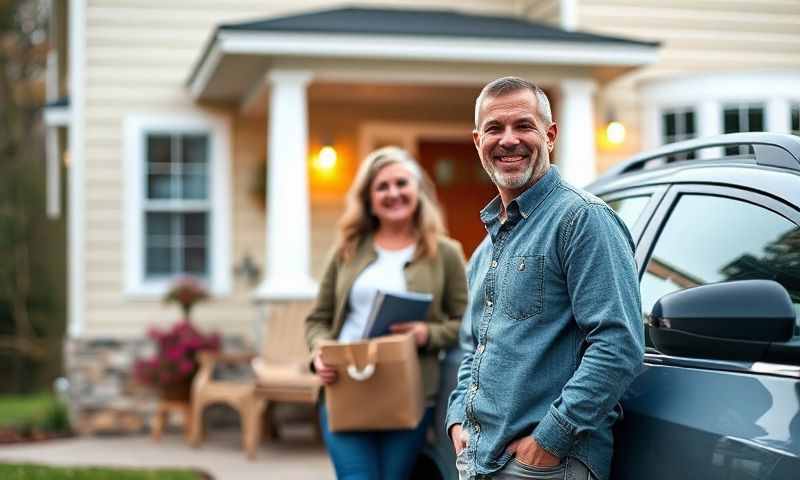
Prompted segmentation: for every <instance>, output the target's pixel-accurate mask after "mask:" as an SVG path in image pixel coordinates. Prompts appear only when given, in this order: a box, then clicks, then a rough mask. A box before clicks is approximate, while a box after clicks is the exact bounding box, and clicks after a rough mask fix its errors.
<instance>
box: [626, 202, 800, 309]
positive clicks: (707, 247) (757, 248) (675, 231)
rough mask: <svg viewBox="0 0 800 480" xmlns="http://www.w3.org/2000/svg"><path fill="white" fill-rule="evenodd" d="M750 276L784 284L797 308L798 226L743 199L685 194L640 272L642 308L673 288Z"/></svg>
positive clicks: (799, 291)
mask: <svg viewBox="0 0 800 480" xmlns="http://www.w3.org/2000/svg"><path fill="white" fill-rule="evenodd" d="M750 279H769V280H775V281H777V282H778V283H780V284H781V285H783V286H784V288H786V290H787V291H788V292H789V295H790V296H791V298H792V302H793V303H794V305H795V309H796V310H797V311H798V313H800V228H799V227H798V226H797V225H795V224H794V223H792V222H790V221H789V220H786V219H785V218H784V217H782V216H780V215H778V214H776V213H773V212H772V211H770V210H767V209H765V208H762V207H760V206H757V205H754V204H751V203H747V202H744V201H741V200H734V199H731V198H726V197H717V196H710V195H697V194H692V195H688V194H687V195H683V196H681V197H680V198H679V200H678V204H677V205H676V206H675V208H674V209H673V211H672V213H671V214H670V216H669V219H668V220H667V223H666V225H665V226H664V228H663V230H662V232H661V235H660V236H659V238H658V240H657V243H656V245H655V248H654V249H653V254H652V257H651V258H650V261H649V262H648V264H647V269H646V271H645V273H644V276H643V277H642V284H641V291H642V308H643V309H644V311H645V313H649V312H650V311H651V310H652V308H653V305H654V304H655V302H656V301H657V300H658V299H659V298H661V297H662V296H664V295H666V294H668V293H671V292H674V291H677V290H683V289H686V288H691V287H695V286H698V285H704V284H707V283H713V282H723V281H732V280H750Z"/></svg>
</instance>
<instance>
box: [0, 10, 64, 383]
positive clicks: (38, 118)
mask: <svg viewBox="0 0 800 480" xmlns="http://www.w3.org/2000/svg"><path fill="white" fill-rule="evenodd" d="M45 7H46V6H45V4H44V3H43V2H42V1H40V0H0V353H3V354H5V355H6V356H8V355H9V354H10V356H11V358H12V359H14V361H13V363H14V364H15V365H16V368H15V370H16V373H17V375H16V376H17V382H15V383H17V388H16V389H17V390H19V389H25V387H26V385H25V383H26V382H28V383H30V379H29V378H27V375H26V372H24V371H23V370H25V368H24V365H26V364H28V363H30V362H36V361H41V360H42V359H44V358H45V356H46V355H47V352H48V348H47V345H48V342H47V341H46V339H47V338H48V337H50V336H52V335H53V334H55V335H61V333H62V332H63V318H57V317H58V314H56V315H55V316H54V313H55V312H56V311H57V310H58V308H57V305H56V303H57V298H58V296H59V295H58V289H61V290H62V291H63V287H60V286H59V282H57V281H54V279H53V278H52V277H53V275H52V272H53V271H54V270H53V268H52V266H51V265H50V261H51V260H52V258H53V257H52V254H51V253H50V252H52V251H54V250H56V251H57V250H58V249H61V251H63V248H64V247H63V240H62V241H59V240H60V239H59V235H58V233H57V232H58V230H59V228H58V225H57V224H56V225H51V224H48V222H47V220H46V219H45V217H44V199H43V186H42V184H43V182H44V168H43V164H44V135H43V125H42V115H41V113H42V111H41V106H42V103H43V100H44V95H43V84H44V82H43V79H44V73H45V67H46V59H47V43H46V27H47V10H46V8H45ZM60 230H63V228H61V229H60ZM53 233H56V234H55V235H53V236H52V237H54V238H51V234H53ZM61 238H62V239H63V234H62V235H61ZM62 255H63V254H62ZM57 270H58V269H55V271H57ZM60 284H61V285H63V282H60ZM4 313H5V315H4ZM4 317H5V318H4ZM0 368H2V365H0Z"/></svg>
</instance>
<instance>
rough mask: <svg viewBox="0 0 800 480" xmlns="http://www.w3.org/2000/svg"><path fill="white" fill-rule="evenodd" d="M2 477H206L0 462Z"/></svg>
mask: <svg viewBox="0 0 800 480" xmlns="http://www.w3.org/2000/svg"><path fill="white" fill-rule="evenodd" d="M0 478H2V479H3V480H107V479H114V480H201V479H203V478H204V477H203V476H202V475H201V474H199V473H197V472H192V471H189V470H166V469H165V470H133V469H116V468H99V467H89V468H83V467H81V468H78V467H45V466H41V465H28V464H0Z"/></svg>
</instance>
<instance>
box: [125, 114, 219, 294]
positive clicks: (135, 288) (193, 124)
mask: <svg viewBox="0 0 800 480" xmlns="http://www.w3.org/2000/svg"><path fill="white" fill-rule="evenodd" d="M156 132H157V133H164V134H171V135H175V134H178V135H180V134H208V136H209V139H208V140H209V145H208V153H209V155H208V177H209V184H208V202H209V205H210V207H209V210H208V212H209V215H210V216H211V219H210V221H209V224H208V253H207V255H208V275H207V282H208V288H209V291H210V293H211V294H212V295H214V296H223V295H228V294H230V293H231V208H230V204H231V199H230V178H231V174H230V163H231V160H230V156H231V141H230V138H231V126H230V121H229V120H228V119H227V118H224V117H221V116H217V115H212V114H209V113H205V112H201V111H192V112H187V113H182V114H164V113H152V114H144V113H137V114H131V115H128V116H127V117H126V118H125V122H124V140H123V159H124V172H125V178H124V188H125V202H124V207H123V208H124V209H123V215H124V216H125V222H124V228H125V235H124V242H123V251H122V254H123V258H124V265H125V268H124V276H125V278H124V294H125V295H126V296H128V297H138V298H147V299H149V298H160V297H161V296H162V295H164V293H165V292H166V291H167V289H168V288H169V284H170V282H171V279H169V278H163V279H148V278H146V277H145V252H144V248H145V240H144V233H145V232H144V230H145V225H144V214H143V213H144V207H145V201H146V198H145V189H146V181H145V172H146V163H147V158H146V153H147V148H146V146H147V144H146V140H147V135H148V134H149V133H156ZM181 203H184V202H181ZM203 203H205V202H203Z"/></svg>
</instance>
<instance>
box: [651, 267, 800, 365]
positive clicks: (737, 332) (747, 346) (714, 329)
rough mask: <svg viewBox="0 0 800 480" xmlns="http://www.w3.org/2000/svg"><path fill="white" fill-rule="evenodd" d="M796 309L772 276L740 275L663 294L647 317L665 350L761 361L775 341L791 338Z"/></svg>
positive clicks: (659, 346)
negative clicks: (748, 277) (740, 277)
mask: <svg viewBox="0 0 800 480" xmlns="http://www.w3.org/2000/svg"><path fill="white" fill-rule="evenodd" d="M795 321H796V313H795V310H794V307H793V305H792V300H791V298H790V297H789V293H788V292H787V291H786V289H784V288H783V286H781V284H779V283H777V282H774V281H772V280H741V281H735V282H723V283H714V284H709V285H703V286H699V287H694V288H689V289H686V290H681V291H679V292H675V293H671V294H668V295H665V296H664V297H661V299H659V300H658V301H657V302H656V304H655V305H654V306H653V311H652V313H651V314H650V317H649V318H648V320H647V327H648V330H649V333H650V338H651V339H652V340H653V344H654V345H655V347H656V348H657V349H658V350H659V351H660V352H662V353H665V354H667V355H675V356H682V357H699V358H712V359H718V360H741V361H750V362H757V361H763V360H765V359H766V357H767V353H768V351H769V350H770V346H771V344H773V343H775V342H787V341H789V340H790V339H791V338H792V335H793V333H794V327H795Z"/></svg>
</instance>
